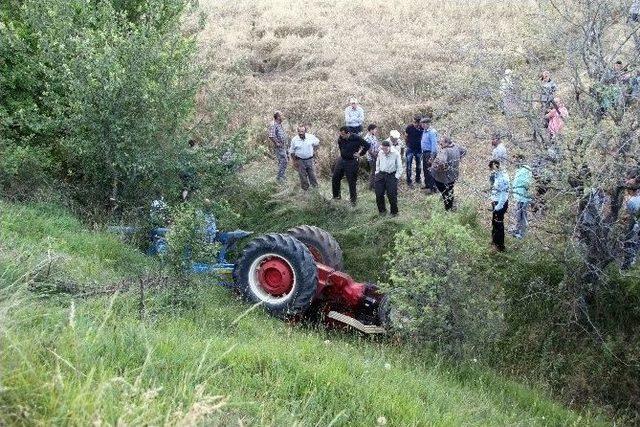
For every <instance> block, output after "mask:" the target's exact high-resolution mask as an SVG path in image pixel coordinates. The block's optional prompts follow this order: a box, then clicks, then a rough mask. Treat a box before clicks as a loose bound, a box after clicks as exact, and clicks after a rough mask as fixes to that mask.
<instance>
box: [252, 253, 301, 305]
mask: <svg viewBox="0 0 640 427" xmlns="http://www.w3.org/2000/svg"><path fill="white" fill-rule="evenodd" d="M258 281H259V283H260V286H261V287H262V289H264V290H265V291H266V292H267V293H269V294H270V295H273V296H281V295H286V294H288V293H289V292H291V290H292V289H293V271H291V267H290V266H289V264H288V263H287V262H286V261H285V260H284V259H282V258H276V257H273V258H271V259H268V260H267V261H265V262H264V263H262V265H260V268H259V270H258Z"/></svg>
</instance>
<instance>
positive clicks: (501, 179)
mask: <svg viewBox="0 0 640 427" xmlns="http://www.w3.org/2000/svg"><path fill="white" fill-rule="evenodd" d="M489 169H490V170H491V172H492V174H493V175H494V176H495V179H494V181H493V185H492V186H491V208H492V209H491V210H492V217H491V242H492V244H493V248H494V250H496V251H498V252H503V251H504V215H505V214H506V213H507V209H508V208H509V175H507V173H506V172H505V171H503V170H502V169H500V162H499V161H497V160H491V161H490V162H489Z"/></svg>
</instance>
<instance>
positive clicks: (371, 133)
mask: <svg viewBox="0 0 640 427" xmlns="http://www.w3.org/2000/svg"><path fill="white" fill-rule="evenodd" d="M364 140H365V141H367V142H368V143H369V150H367V162H368V163H369V190H373V182H374V177H375V175H376V159H377V158H378V151H380V141H378V126H376V125H374V124H373V123H371V124H370V125H369V126H367V134H366V135H365V136H364Z"/></svg>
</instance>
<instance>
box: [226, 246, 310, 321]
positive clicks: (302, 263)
mask: <svg viewBox="0 0 640 427" xmlns="http://www.w3.org/2000/svg"><path fill="white" fill-rule="evenodd" d="M233 277H234V280H235V284H236V288H237V289H238V291H239V292H240V293H241V294H242V296H243V297H244V298H245V299H247V300H248V301H250V302H253V303H260V302H261V303H263V304H264V306H265V308H266V309H267V311H269V312H270V313H271V314H273V315H275V316H278V317H289V316H294V315H297V314H303V313H304V312H305V311H306V310H307V309H308V308H309V306H310V305H311V301H312V300H313V298H314V296H315V293H316V286H317V283H318V272H317V269H316V264H315V261H314V259H313V256H312V255H311V252H309V250H308V249H307V247H306V246H305V245H304V244H303V243H301V242H300V241H298V240H296V239H295V238H293V237H291V236H289V235H287V234H266V235H264V236H260V237H258V238H256V239H254V240H253V241H252V242H251V243H249V245H248V246H247V248H246V249H245V250H244V252H243V254H242V256H241V257H240V259H239V260H238V263H237V264H236V268H235V269H234V271H233Z"/></svg>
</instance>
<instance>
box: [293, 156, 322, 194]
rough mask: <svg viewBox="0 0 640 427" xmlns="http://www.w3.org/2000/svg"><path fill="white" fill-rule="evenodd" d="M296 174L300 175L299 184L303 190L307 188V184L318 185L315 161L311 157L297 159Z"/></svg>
mask: <svg viewBox="0 0 640 427" xmlns="http://www.w3.org/2000/svg"><path fill="white" fill-rule="evenodd" d="M296 162H297V166H298V175H299V176H300V186H301V187H302V189H303V190H308V189H309V184H311V186H312V187H317V186H318V179H317V178H316V169H315V162H314V159H313V157H312V158H310V159H300V158H299V159H297V160H296Z"/></svg>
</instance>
